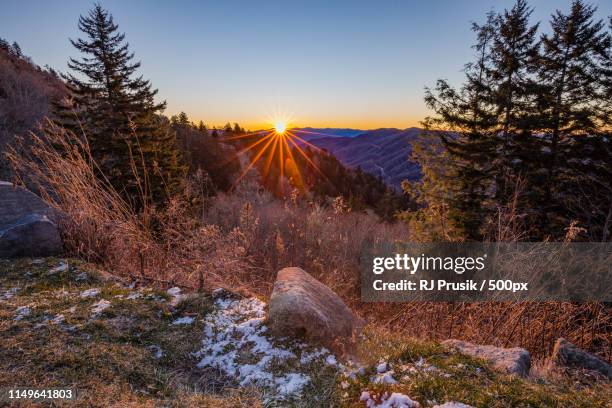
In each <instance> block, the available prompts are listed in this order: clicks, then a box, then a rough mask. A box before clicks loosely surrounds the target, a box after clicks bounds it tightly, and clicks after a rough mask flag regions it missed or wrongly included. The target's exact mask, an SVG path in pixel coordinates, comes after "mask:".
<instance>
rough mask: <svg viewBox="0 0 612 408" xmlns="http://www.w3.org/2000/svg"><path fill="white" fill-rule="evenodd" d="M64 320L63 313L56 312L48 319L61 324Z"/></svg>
mask: <svg viewBox="0 0 612 408" xmlns="http://www.w3.org/2000/svg"><path fill="white" fill-rule="evenodd" d="M64 320H66V318H65V317H64V315H63V314H58V315H56V316H55V317H54V318H53V319H51V320H49V321H50V322H51V323H53V324H62V323H64Z"/></svg>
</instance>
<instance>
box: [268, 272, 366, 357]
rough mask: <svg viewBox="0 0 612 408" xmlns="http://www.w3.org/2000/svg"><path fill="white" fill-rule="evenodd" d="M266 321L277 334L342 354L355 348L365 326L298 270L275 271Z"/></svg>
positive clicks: (337, 300)
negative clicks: (351, 347) (310, 342)
mask: <svg viewBox="0 0 612 408" xmlns="http://www.w3.org/2000/svg"><path fill="white" fill-rule="evenodd" d="M268 318H269V326H270V329H271V331H272V332H273V333H274V334H276V335H280V336H296V337H304V338H306V339H307V340H310V341H313V342H316V343H319V344H322V345H324V346H326V347H328V348H331V349H333V350H339V349H341V351H346V350H347V349H348V348H350V346H351V345H354V343H355V339H356V336H357V335H358V334H359V332H360V331H361V328H362V327H363V324H364V322H363V320H361V319H360V318H358V317H357V316H355V315H354V314H353V312H351V310H350V309H349V308H348V307H347V306H346V304H345V303H344V302H343V301H342V299H340V297H339V296H338V295H336V294H335V293H334V292H332V291H331V289H329V288H328V287H327V286H325V285H324V284H322V283H321V282H319V281H318V280H316V279H315V278H313V277H312V276H311V275H310V274H308V273H307V272H305V271H304V270H302V269H300V268H285V269H282V270H280V271H279V272H278V275H277V277H276V282H274V290H273V292H272V297H271V298H270V303H269V316H268Z"/></svg>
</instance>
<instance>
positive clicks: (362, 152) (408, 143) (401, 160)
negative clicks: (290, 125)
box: [293, 127, 425, 190]
mask: <svg viewBox="0 0 612 408" xmlns="http://www.w3.org/2000/svg"><path fill="white" fill-rule="evenodd" d="M303 129H313V128H296V129H293V132H294V133H295V134H297V135H298V136H299V137H300V138H302V139H304V140H305V141H306V142H308V143H310V144H312V145H314V146H316V147H317V148H320V149H324V150H326V151H328V152H329V153H331V154H333V155H334V156H336V158H337V159H338V160H339V161H340V162H341V163H342V164H344V165H345V166H347V167H349V168H358V167H359V168H361V169H362V170H363V171H365V172H367V173H370V174H374V175H376V176H380V177H382V178H383V180H384V181H385V182H386V183H387V184H388V185H390V186H392V187H393V188H395V189H396V190H399V189H401V183H402V181H404V180H410V181H415V180H418V179H419V178H420V176H421V171H420V167H419V165H418V163H416V162H414V161H412V160H410V153H411V152H412V143H413V142H415V141H419V140H424V138H425V136H424V135H423V134H422V129H420V128H416V127H411V128H407V129H397V128H379V129H372V130H364V131H362V133H359V134H356V135H354V136H350V137H342V136H338V135H337V134H336V135H334V134H333V132H334V131H335V129H334V128H327V130H328V132H329V134H327V135H322V132H317V134H314V133H311V132H312V131H311V130H308V131H306V132H304V131H303ZM339 130H341V132H343V133H344V132H346V131H347V129H339ZM352 130H354V131H355V132H357V131H358V129H352Z"/></svg>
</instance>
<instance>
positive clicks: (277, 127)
mask: <svg viewBox="0 0 612 408" xmlns="http://www.w3.org/2000/svg"><path fill="white" fill-rule="evenodd" d="M274 131H275V132H276V133H277V134H279V135H282V134H284V133H285V132H286V131H287V124H286V123H285V122H281V121H278V122H276V123H275V124H274Z"/></svg>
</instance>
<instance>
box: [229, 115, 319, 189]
mask: <svg viewBox="0 0 612 408" xmlns="http://www.w3.org/2000/svg"><path fill="white" fill-rule="evenodd" d="M268 123H270V124H271V125H270V128H268V129H266V130H262V131H258V132H252V133H249V134H246V135H239V136H233V137H229V138H227V139H226V140H230V139H242V138H256V139H257V140H255V141H253V142H252V143H250V145H248V146H247V147H245V148H243V149H242V150H241V151H240V152H239V154H244V153H248V152H249V151H251V150H253V151H255V150H254V149H257V153H255V154H254V155H252V157H251V158H250V160H249V163H248V165H247V166H246V167H245V168H244V169H243V171H242V173H241V174H240V176H239V177H238V178H237V179H236V181H235V182H234V187H235V186H237V185H238V184H239V183H240V181H242V179H243V178H244V177H245V176H246V175H247V173H248V172H249V170H251V168H253V166H255V164H257V162H258V161H259V160H265V162H264V163H263V168H262V170H263V174H262V176H263V177H264V179H267V178H268V176H269V174H270V170H271V167H272V166H273V165H274V162H277V164H278V169H279V174H280V176H281V178H280V179H283V178H284V177H285V175H286V174H287V169H289V170H290V173H291V174H290V175H289V177H290V178H291V179H293V182H294V183H295V184H298V185H303V176H302V172H301V171H300V169H299V168H298V166H297V163H296V161H295V157H294V152H295V151H296V152H297V153H298V154H299V155H300V156H302V157H303V158H304V160H305V162H306V163H308V165H309V166H311V167H312V168H314V169H315V171H317V172H318V173H319V174H320V175H322V176H323V177H324V178H325V179H326V180H329V179H328V178H327V177H326V176H325V175H324V174H323V173H322V172H321V170H320V169H319V167H318V166H317V164H316V163H315V162H314V161H313V160H312V158H310V157H309V155H308V154H307V152H306V151H305V150H304V147H306V146H307V147H309V148H312V149H313V150H316V151H321V149H320V148H318V147H317V146H315V145H313V144H312V143H310V142H309V141H307V140H305V139H304V138H302V137H300V136H299V135H298V134H299V133H306V134H307V133H313V132H309V131H304V130H301V129H297V128H295V127H292V125H291V121H290V118H288V117H286V116H277V117H276V118H274V119H272V120H269V121H268ZM319 135H321V136H329V135H325V134H319ZM279 188H280V189H281V191H280V193H281V194H284V193H285V192H284V191H282V189H283V186H282V184H281V185H280V186H279Z"/></svg>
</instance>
